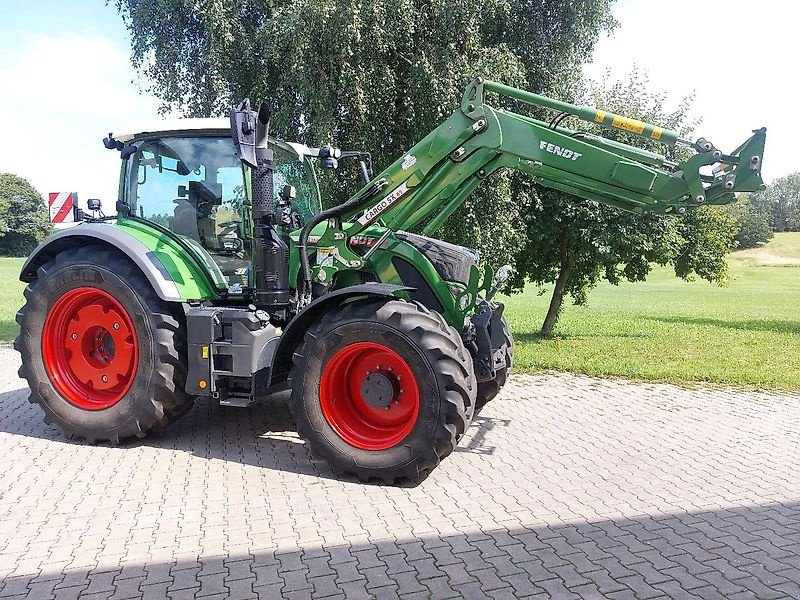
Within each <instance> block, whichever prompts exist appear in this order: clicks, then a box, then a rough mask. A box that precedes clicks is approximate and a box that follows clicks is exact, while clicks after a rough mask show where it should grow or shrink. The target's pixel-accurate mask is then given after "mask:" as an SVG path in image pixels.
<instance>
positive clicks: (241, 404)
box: [219, 394, 254, 408]
mask: <svg viewBox="0 0 800 600" xmlns="http://www.w3.org/2000/svg"><path fill="white" fill-rule="evenodd" d="M253 403H254V399H253V396H252V395H249V394H248V395H247V396H238V395H237V396H228V397H226V398H224V399H222V398H220V401H219V405H220V406H233V407H236V408H247V407H248V406H250V405H251V404H253Z"/></svg>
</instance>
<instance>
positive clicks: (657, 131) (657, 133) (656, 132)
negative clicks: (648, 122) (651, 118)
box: [650, 127, 664, 140]
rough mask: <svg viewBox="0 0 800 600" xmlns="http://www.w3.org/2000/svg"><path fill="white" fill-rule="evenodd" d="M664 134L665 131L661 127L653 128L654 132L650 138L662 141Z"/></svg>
mask: <svg viewBox="0 0 800 600" xmlns="http://www.w3.org/2000/svg"><path fill="white" fill-rule="evenodd" d="M662 133H664V130H663V129H661V127H653V132H652V133H651V134H650V137H651V138H653V139H654V140H660V139H661V134H662Z"/></svg>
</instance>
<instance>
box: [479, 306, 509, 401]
mask: <svg viewBox="0 0 800 600" xmlns="http://www.w3.org/2000/svg"><path fill="white" fill-rule="evenodd" d="M500 322H501V324H502V325H503V338H504V339H505V343H506V352H505V354H506V356H505V358H506V366H505V367H504V368H502V369H497V372H496V375H495V378H494V379H491V380H489V381H481V382H479V383H478V395H477V398H476V400H475V410H477V411H479V410H480V409H482V408H483V407H484V406H486V405H487V404H488V403H489V401H490V400H493V399H494V397H495V396H497V394H499V393H500V390H501V389H502V387H503V386H504V385H505V384H506V382H507V381H508V378H509V377H510V376H511V367H512V366H513V365H514V337H513V336H512V335H511V328H510V327H509V326H508V321H506V318H505V317H501V318H500Z"/></svg>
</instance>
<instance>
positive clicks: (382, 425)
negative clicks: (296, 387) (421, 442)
mask: <svg viewBox="0 0 800 600" xmlns="http://www.w3.org/2000/svg"><path fill="white" fill-rule="evenodd" d="M376 376H377V377H379V378H380V380H381V382H382V383H383V384H384V386H391V388H386V389H390V390H391V391H390V392H389V393H388V394H387V395H386V396H385V398H386V406H375V405H374V404H375V403H374V401H373V402H372V403H370V402H367V400H365V398H364V394H363V393H362V390H363V389H364V388H363V385H364V382H365V379H366V378H367V377H371V378H373V379H374V378H375V377H376ZM320 404H321V405H322V413H323V415H325V419H326V420H327V421H328V423H329V424H330V426H331V427H332V428H333V429H334V431H336V433H338V434H339V436H340V437H341V438H342V439H343V440H344V441H345V442H347V443H348V444H350V445H351V446H355V447H356V448H361V449H362V450H385V449H387V448H391V447H392V446H395V445H397V444H399V443H400V442H401V441H403V440H404V439H405V437H406V436H407V435H408V434H409V433H410V432H411V430H412V429H413V428H414V424H415V423H416V422H417V416H418V415H419V388H418V386H417V380H416V378H415V377H414V373H413V372H412V371H411V367H409V366H408V363H407V362H406V361H405V360H403V358H402V357H401V356H400V355H399V354H398V353H397V352H395V351H394V350H391V349H390V348H387V347H386V346H383V345H382V344H376V343H373V342H357V343H355V344H350V345H349V346H345V347H344V348H342V349H341V350H339V351H338V352H337V353H336V354H334V355H333V358H331V360H330V361H329V362H328V364H326V365H325V368H324V369H323V371H322V379H321V381H320Z"/></svg>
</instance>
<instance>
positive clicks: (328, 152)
mask: <svg viewBox="0 0 800 600" xmlns="http://www.w3.org/2000/svg"><path fill="white" fill-rule="evenodd" d="M341 157H342V150H341V149H340V148H334V147H333V146H328V145H325V146H322V147H321V148H320V149H319V162H320V166H322V168H323V169H336V168H338V167H339V159H340V158H341Z"/></svg>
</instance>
